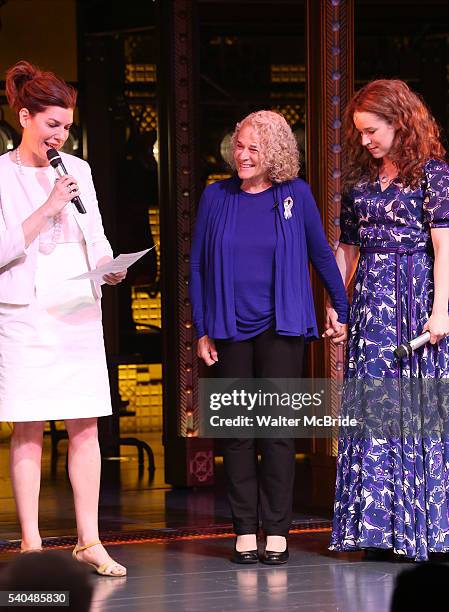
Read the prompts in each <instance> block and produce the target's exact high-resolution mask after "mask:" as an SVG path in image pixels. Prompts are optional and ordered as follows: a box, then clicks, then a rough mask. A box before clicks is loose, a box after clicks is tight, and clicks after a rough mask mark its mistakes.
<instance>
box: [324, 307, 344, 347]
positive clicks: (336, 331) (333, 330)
mask: <svg viewBox="0 0 449 612" xmlns="http://www.w3.org/2000/svg"><path fill="white" fill-rule="evenodd" d="M324 325H325V328H326V331H325V332H324V334H323V335H322V337H323V338H330V339H331V341H332V342H333V343H334V344H343V342H346V340H347V339H348V325H347V323H339V322H338V314H337V312H336V310H335V308H332V306H331V305H330V304H328V305H327V306H326V321H325V324H324Z"/></svg>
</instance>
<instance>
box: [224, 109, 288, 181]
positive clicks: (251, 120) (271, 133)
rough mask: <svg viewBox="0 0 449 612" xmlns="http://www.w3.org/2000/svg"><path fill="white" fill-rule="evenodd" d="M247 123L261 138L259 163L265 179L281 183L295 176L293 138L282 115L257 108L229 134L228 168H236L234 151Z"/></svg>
mask: <svg viewBox="0 0 449 612" xmlns="http://www.w3.org/2000/svg"><path fill="white" fill-rule="evenodd" d="M248 124H249V125H250V126H251V127H252V128H253V130H254V131H255V132H256V134H257V136H258V137H259V139H260V157H261V163H262V166H263V167H264V168H265V169H266V171H267V176H268V179H269V180H270V181H272V182H273V183H282V182H283V181H290V180H292V179H294V178H296V177H297V176H298V171H299V154H298V145H297V143H296V138H295V136H294V135H293V132H292V130H291V128H290V126H289V125H288V123H287V121H286V120H285V118H284V117H283V116H282V115H281V114H280V113H275V112H274V111H267V110H261V111H256V112H255V113H251V114H250V115H247V116H246V117H245V118H244V119H242V120H241V121H240V122H239V123H237V125H236V126H235V130H234V133H233V135H232V137H231V149H232V157H231V159H230V161H229V163H230V166H231V168H232V169H233V170H235V162H234V152H235V149H236V146H237V140H238V135H239V132H240V129H241V128H242V127H243V126H244V125H248Z"/></svg>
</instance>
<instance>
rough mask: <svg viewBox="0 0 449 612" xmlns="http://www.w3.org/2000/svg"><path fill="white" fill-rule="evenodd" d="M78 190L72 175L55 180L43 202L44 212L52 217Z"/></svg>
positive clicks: (77, 193)
mask: <svg viewBox="0 0 449 612" xmlns="http://www.w3.org/2000/svg"><path fill="white" fill-rule="evenodd" d="M79 193H80V190H79V187H78V185H77V183H76V180H75V179H74V178H73V176H70V175H67V176H63V177H62V178H57V179H56V180H55V185H54V187H53V189H52V190H51V192H50V195H49V196H48V199H47V201H46V202H45V204H44V207H43V208H44V210H45V214H46V215H47V216H48V217H54V216H55V215H57V214H58V213H60V212H61V210H62V209H63V208H65V207H66V206H67V204H68V203H69V202H70V200H72V198H74V197H75V196H79Z"/></svg>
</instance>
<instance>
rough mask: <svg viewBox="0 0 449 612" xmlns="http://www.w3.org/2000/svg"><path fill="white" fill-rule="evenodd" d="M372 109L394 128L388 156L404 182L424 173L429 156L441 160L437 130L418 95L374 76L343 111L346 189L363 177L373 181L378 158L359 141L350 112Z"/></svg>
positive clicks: (413, 184) (409, 182)
mask: <svg viewBox="0 0 449 612" xmlns="http://www.w3.org/2000/svg"><path fill="white" fill-rule="evenodd" d="M356 112H364V113H372V114H374V115H376V116H377V117H379V118H380V119H383V120H384V121H386V122H387V123H388V124H390V125H392V126H393V127H394V128H395V130H396V132H395V135H394V140H393V144H392V147H391V150H390V151H389V153H388V157H389V158H390V159H391V160H392V161H393V162H394V163H395V164H396V165H397V167H398V176H399V178H400V179H401V181H402V182H403V183H404V185H408V186H411V187H413V188H416V187H417V186H418V185H419V182H420V181H421V179H422V178H423V175H424V171H423V168H424V164H425V163H426V162H427V161H428V160H429V159H431V158H435V159H439V160H442V161H444V156H445V150H444V148H443V145H442V144H441V142H440V131H439V129H438V126H437V123H436V121H435V119H434V118H433V116H432V114H431V112H430V111H429V109H428V108H427V106H426V105H425V103H424V102H423V101H422V100H421V98H420V97H419V96H418V95H417V94H416V93H414V92H413V91H411V89H410V88H409V87H408V85H407V84H406V83H404V81H400V80H397V79H378V80H376V81H371V83H368V84H367V85H365V87H363V88H362V89H360V90H359V91H358V92H357V93H356V94H355V95H354V96H353V98H352V99H351V101H350V102H349V104H348V106H347V107H346V111H345V119H344V133H345V142H346V151H347V156H348V157H347V166H346V168H345V172H344V177H343V182H344V188H345V190H350V189H351V187H353V186H354V185H356V184H357V183H358V182H359V181H361V180H363V179H369V180H370V181H371V182H373V181H374V180H375V179H376V177H377V174H378V172H379V166H380V165H381V163H382V160H380V159H375V158H374V157H373V156H372V155H371V154H370V153H369V151H367V149H366V147H364V146H363V145H362V142H361V138H360V134H359V133H358V131H357V129H356V127H355V125H354V113H356Z"/></svg>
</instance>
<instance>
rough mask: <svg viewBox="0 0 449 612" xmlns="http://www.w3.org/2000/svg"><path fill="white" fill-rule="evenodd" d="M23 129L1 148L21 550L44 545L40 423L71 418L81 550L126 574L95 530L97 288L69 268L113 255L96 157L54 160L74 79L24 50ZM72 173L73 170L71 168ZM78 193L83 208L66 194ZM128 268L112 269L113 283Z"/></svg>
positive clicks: (10, 85) (7, 351) (104, 569)
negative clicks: (15, 142) (8, 147)
mask: <svg viewBox="0 0 449 612" xmlns="http://www.w3.org/2000/svg"><path fill="white" fill-rule="evenodd" d="M6 93H7V97H8V102H9V104H10V106H11V107H12V109H13V110H14V111H15V112H16V113H17V115H18V118H19V121H20V124H21V126H22V129H23V132H22V140H21V143H20V145H19V146H18V147H17V149H15V150H14V151H11V152H8V153H5V154H4V155H2V156H1V157H0V207H1V210H0V420H1V421H12V422H13V423H14V432H13V435H12V440H11V452H10V462H11V480H12V485H13V490H14V496H15V500H16V506H17V513H18V517H19V521H20V526H21V530H22V551H23V552H26V551H30V550H41V547H42V541H41V536H40V533H39V526H38V501H39V488H40V477H41V456H42V440H43V430H44V423H45V421H46V420H59V419H64V420H65V424H66V429H67V432H68V436H69V476H70V481H71V484H72V488H73V492H74V501H75V514H76V522H77V530H78V544H77V546H76V547H75V549H74V551H73V555H74V557H75V558H76V559H77V560H78V561H81V562H84V563H88V564H90V565H92V566H93V567H94V568H95V569H96V571H97V572H98V573H100V574H102V575H107V576H124V575H125V574H126V569H125V568H124V567H123V566H122V565H120V564H118V563H117V562H115V561H113V560H112V559H111V557H110V556H109V555H108V553H107V552H106V550H105V549H104V548H103V546H102V544H101V542H100V540H99V536H98V496H99V487H100V467H101V459H100V450H99V444H98V434H97V418H98V417H100V416H106V415H109V414H111V412H112V411H111V401H110V393H109V384H108V375H107V368H106V359H105V351H104V342H103V330H102V323H101V304H100V298H101V294H100V288H99V286H95V285H94V284H93V283H91V281H88V280H70V279H73V277H75V276H78V275H80V274H82V273H83V272H87V271H88V270H91V269H95V268H96V267H98V266H99V265H101V264H103V263H105V262H107V261H108V260H110V259H111V258H112V250H111V247H110V245H109V242H108V240H107V239H106V236H105V235H104V231H103V226H102V222H101V216H100V212H99V209H98V203H97V199H96V195H95V189H94V186H93V182H92V176H91V173H90V168H89V165H88V164H87V163H86V162H84V161H82V160H80V159H78V158H76V157H74V156H72V155H66V154H64V153H61V156H62V158H63V161H64V165H65V166H66V168H67V170H68V172H69V175H68V176H65V177H63V178H59V179H58V178H56V175H55V171H54V169H53V168H52V167H51V166H50V165H49V162H48V160H47V155H46V153H47V150H48V149H49V148H55V149H60V148H61V147H62V146H63V145H64V143H65V141H66V140H67V137H68V134H69V130H70V126H71V124H72V121H73V109H74V107H75V104H76V91H75V90H74V88H73V87H71V86H70V85H67V84H66V83H65V82H64V81H62V80H61V79H59V78H58V77H57V76H56V75H54V74H53V73H51V72H42V71H41V70H39V69H38V68H36V67H35V66H32V65H31V64H29V63H28V62H19V63H18V64H16V65H15V66H12V67H11V68H10V69H9V70H8V72H7V75H6ZM75 177H76V178H75ZM76 195H80V196H81V197H82V201H83V204H84V206H85V208H86V214H80V213H78V212H77V211H76V209H75V208H74V206H73V204H71V203H70V201H71V200H72V199H73V197H74V196H76ZM125 274H126V271H124V272H122V273H117V274H111V275H107V276H105V277H104V280H105V281H106V282H107V283H108V284H111V285H113V284H116V283H118V282H120V281H121V280H122V279H123V278H124V277H125Z"/></svg>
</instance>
